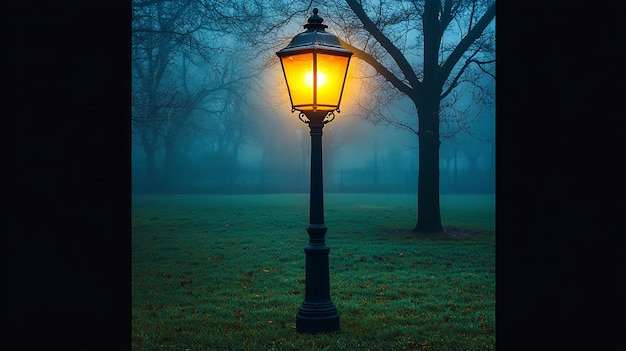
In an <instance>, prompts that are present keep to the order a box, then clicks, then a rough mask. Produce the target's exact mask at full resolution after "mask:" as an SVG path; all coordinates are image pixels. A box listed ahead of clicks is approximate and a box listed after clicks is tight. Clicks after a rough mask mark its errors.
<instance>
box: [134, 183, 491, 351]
mask: <svg viewBox="0 0 626 351" xmlns="http://www.w3.org/2000/svg"><path fill="white" fill-rule="evenodd" d="M308 199H309V196H308V194H271V195H135V196H133V200H132V349H133V350H137V351H140V350H150V351H154V350H176V351H184V350H389V351H390V350H442V351H444V350H490V349H495V275H496V273H495V196H494V195H442V197H441V208H442V209H441V211H442V214H441V216H442V221H443V224H444V227H446V229H448V232H449V233H452V234H454V235H451V236H448V237H439V238H426V237H416V236H412V235H408V234H405V232H406V230H408V229H412V228H413V227H414V226H415V221H416V218H417V214H416V208H417V201H416V197H415V195H393V194H325V211H326V214H325V222H326V226H327V227H328V233H327V234H326V244H327V245H328V246H329V247H330V256H329V259H330V284H331V288H330V289H331V299H332V301H333V303H334V304H335V306H337V309H338V310H339V314H340V316H341V331H340V332H338V333H333V334H328V335H324V334H322V335H301V334H299V333H297V332H296V329H295V319H296V318H295V317H296V313H297V309H298V307H299V306H300V304H301V303H302V300H303V299H304V268H305V267H304V262H305V261H304V259H305V256H304V250H303V249H304V246H306V244H307V242H308V235H307V233H306V226H307V225H308V213H309V212H308V211H309V208H308V206H309V203H308Z"/></svg>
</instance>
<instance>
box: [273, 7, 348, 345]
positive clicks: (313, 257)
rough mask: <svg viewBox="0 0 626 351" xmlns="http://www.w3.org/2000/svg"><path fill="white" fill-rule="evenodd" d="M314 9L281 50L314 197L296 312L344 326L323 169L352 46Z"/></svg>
mask: <svg viewBox="0 0 626 351" xmlns="http://www.w3.org/2000/svg"><path fill="white" fill-rule="evenodd" d="M317 13H318V10H317V9H313V16H311V17H309V19H308V23H307V24H305V25H304V28H305V29H306V31H304V32H302V33H300V34H298V35H296V36H295V37H294V38H293V39H292V40H291V43H290V44H289V45H287V47H285V48H284V49H282V50H280V51H278V52H277V53H276V55H277V56H278V57H279V58H280V62H281V66H282V69H283V73H284V75H285V82H286V83H287V90H288V91H289V99H290V100H291V112H294V111H296V110H298V111H299V114H298V118H300V120H301V121H302V122H304V123H307V124H308V125H309V128H310V130H311V132H310V134H311V189H310V203H309V226H308V227H307V232H308V233H309V244H308V245H307V246H306V247H305V248H304V252H305V254H306V280H305V281H306V283H305V293H304V301H303V302H302V305H300V308H299V309H298V314H297V315H296V330H297V331H298V332H300V333H311V334H316V333H328V332H335V331H339V313H338V312H337V308H336V307H335V305H334V304H333V302H332V301H331V299H330V277H329V269H328V252H329V251H330V249H329V248H328V246H326V243H325V241H324V235H326V230H327V228H326V225H325V224H324V186H323V172H322V129H323V128H324V125H325V124H326V123H328V122H331V121H332V120H333V119H335V113H334V111H335V110H336V111H337V112H339V104H340V102H341V95H342V94H343V88H344V85H345V81H346V75H347V72H348V65H349V63H350V58H351V56H352V52H351V51H349V50H347V49H345V48H343V47H342V46H341V43H340V42H339V39H337V37H336V36H334V35H333V34H330V33H327V32H326V31H325V28H327V27H328V26H326V25H324V24H322V22H323V21H324V20H323V19H322V18H321V17H320V16H318V15H317Z"/></svg>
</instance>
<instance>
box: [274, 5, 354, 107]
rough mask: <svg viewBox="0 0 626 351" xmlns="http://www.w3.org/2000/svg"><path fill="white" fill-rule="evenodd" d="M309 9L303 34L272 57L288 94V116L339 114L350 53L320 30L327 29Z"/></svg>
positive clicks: (332, 37)
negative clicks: (276, 63) (336, 111)
mask: <svg viewBox="0 0 626 351" xmlns="http://www.w3.org/2000/svg"><path fill="white" fill-rule="evenodd" d="M317 13H318V10H317V9H313V16H311V17H309V20H308V23H307V24H305V25H304V28H306V31H304V32H302V33H300V34H298V35H296V36H295V37H294V38H293V39H292V40H291V43H290V44H289V45H288V46H287V47H285V48H284V49H282V50H280V51H278V52H277V53H276V55H278V57H279V58H280V62H281V65H282V68H283V73H284V75H285V81H286V83H287V90H289V98H290V100H291V108H292V112H293V111H295V110H298V111H301V112H304V113H306V112H307V111H312V112H318V111H320V112H323V111H327V112H330V111H335V110H339V104H340V103H341V95H342V94H343V88H344V85H345V81H346V75H347V73H348V65H349V63H350V57H351V56H352V52H351V51H349V50H347V49H345V48H344V47H342V46H341V43H340V42H339V39H338V38H337V37H336V36H334V35H333V34H330V33H327V32H326V31H325V30H324V29H325V28H327V27H328V26H326V25H324V24H322V22H323V21H324V20H323V19H322V18H321V17H320V16H318V15H317Z"/></svg>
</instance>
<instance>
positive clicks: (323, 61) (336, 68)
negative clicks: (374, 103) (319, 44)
mask: <svg viewBox="0 0 626 351" xmlns="http://www.w3.org/2000/svg"><path fill="white" fill-rule="evenodd" d="M349 60H350V58H349V57H346V56H333V55H327V54H317V77H318V79H317V101H316V102H317V105H318V109H319V110H329V111H330V110H334V109H336V108H338V107H339V102H340V99H341V92H342V90H343V84H344V81H345V78H346V72H347V70H348V61H349Z"/></svg>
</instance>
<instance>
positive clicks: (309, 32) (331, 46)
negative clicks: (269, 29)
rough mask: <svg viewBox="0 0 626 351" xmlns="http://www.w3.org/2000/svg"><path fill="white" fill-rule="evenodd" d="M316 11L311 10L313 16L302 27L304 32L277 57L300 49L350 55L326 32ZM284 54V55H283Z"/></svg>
mask: <svg viewBox="0 0 626 351" xmlns="http://www.w3.org/2000/svg"><path fill="white" fill-rule="evenodd" d="M318 12H319V11H318V9H317V8H314V9H313V15H312V16H311V17H309V19H308V23H307V24H305V25H304V28H305V29H306V31H304V32H302V33H300V34H298V35H296V36H295V37H293V39H292V40H291V43H289V45H287V46H286V47H285V48H284V49H282V50H280V51H279V52H277V53H276V54H278V55H279V56H280V55H281V54H282V53H283V52H290V51H294V50H302V49H305V50H306V49H327V50H332V51H334V52H337V53H339V54H340V55H352V52H351V51H349V50H347V49H345V48H344V47H343V46H341V43H340V42H339V38H337V37H336V36H335V35H334V34H332V33H328V32H326V30H325V29H326V28H327V27H328V26H327V25H325V24H322V22H324V19H323V18H322V17H320V16H319V15H318ZM285 54H286V53H285Z"/></svg>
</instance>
